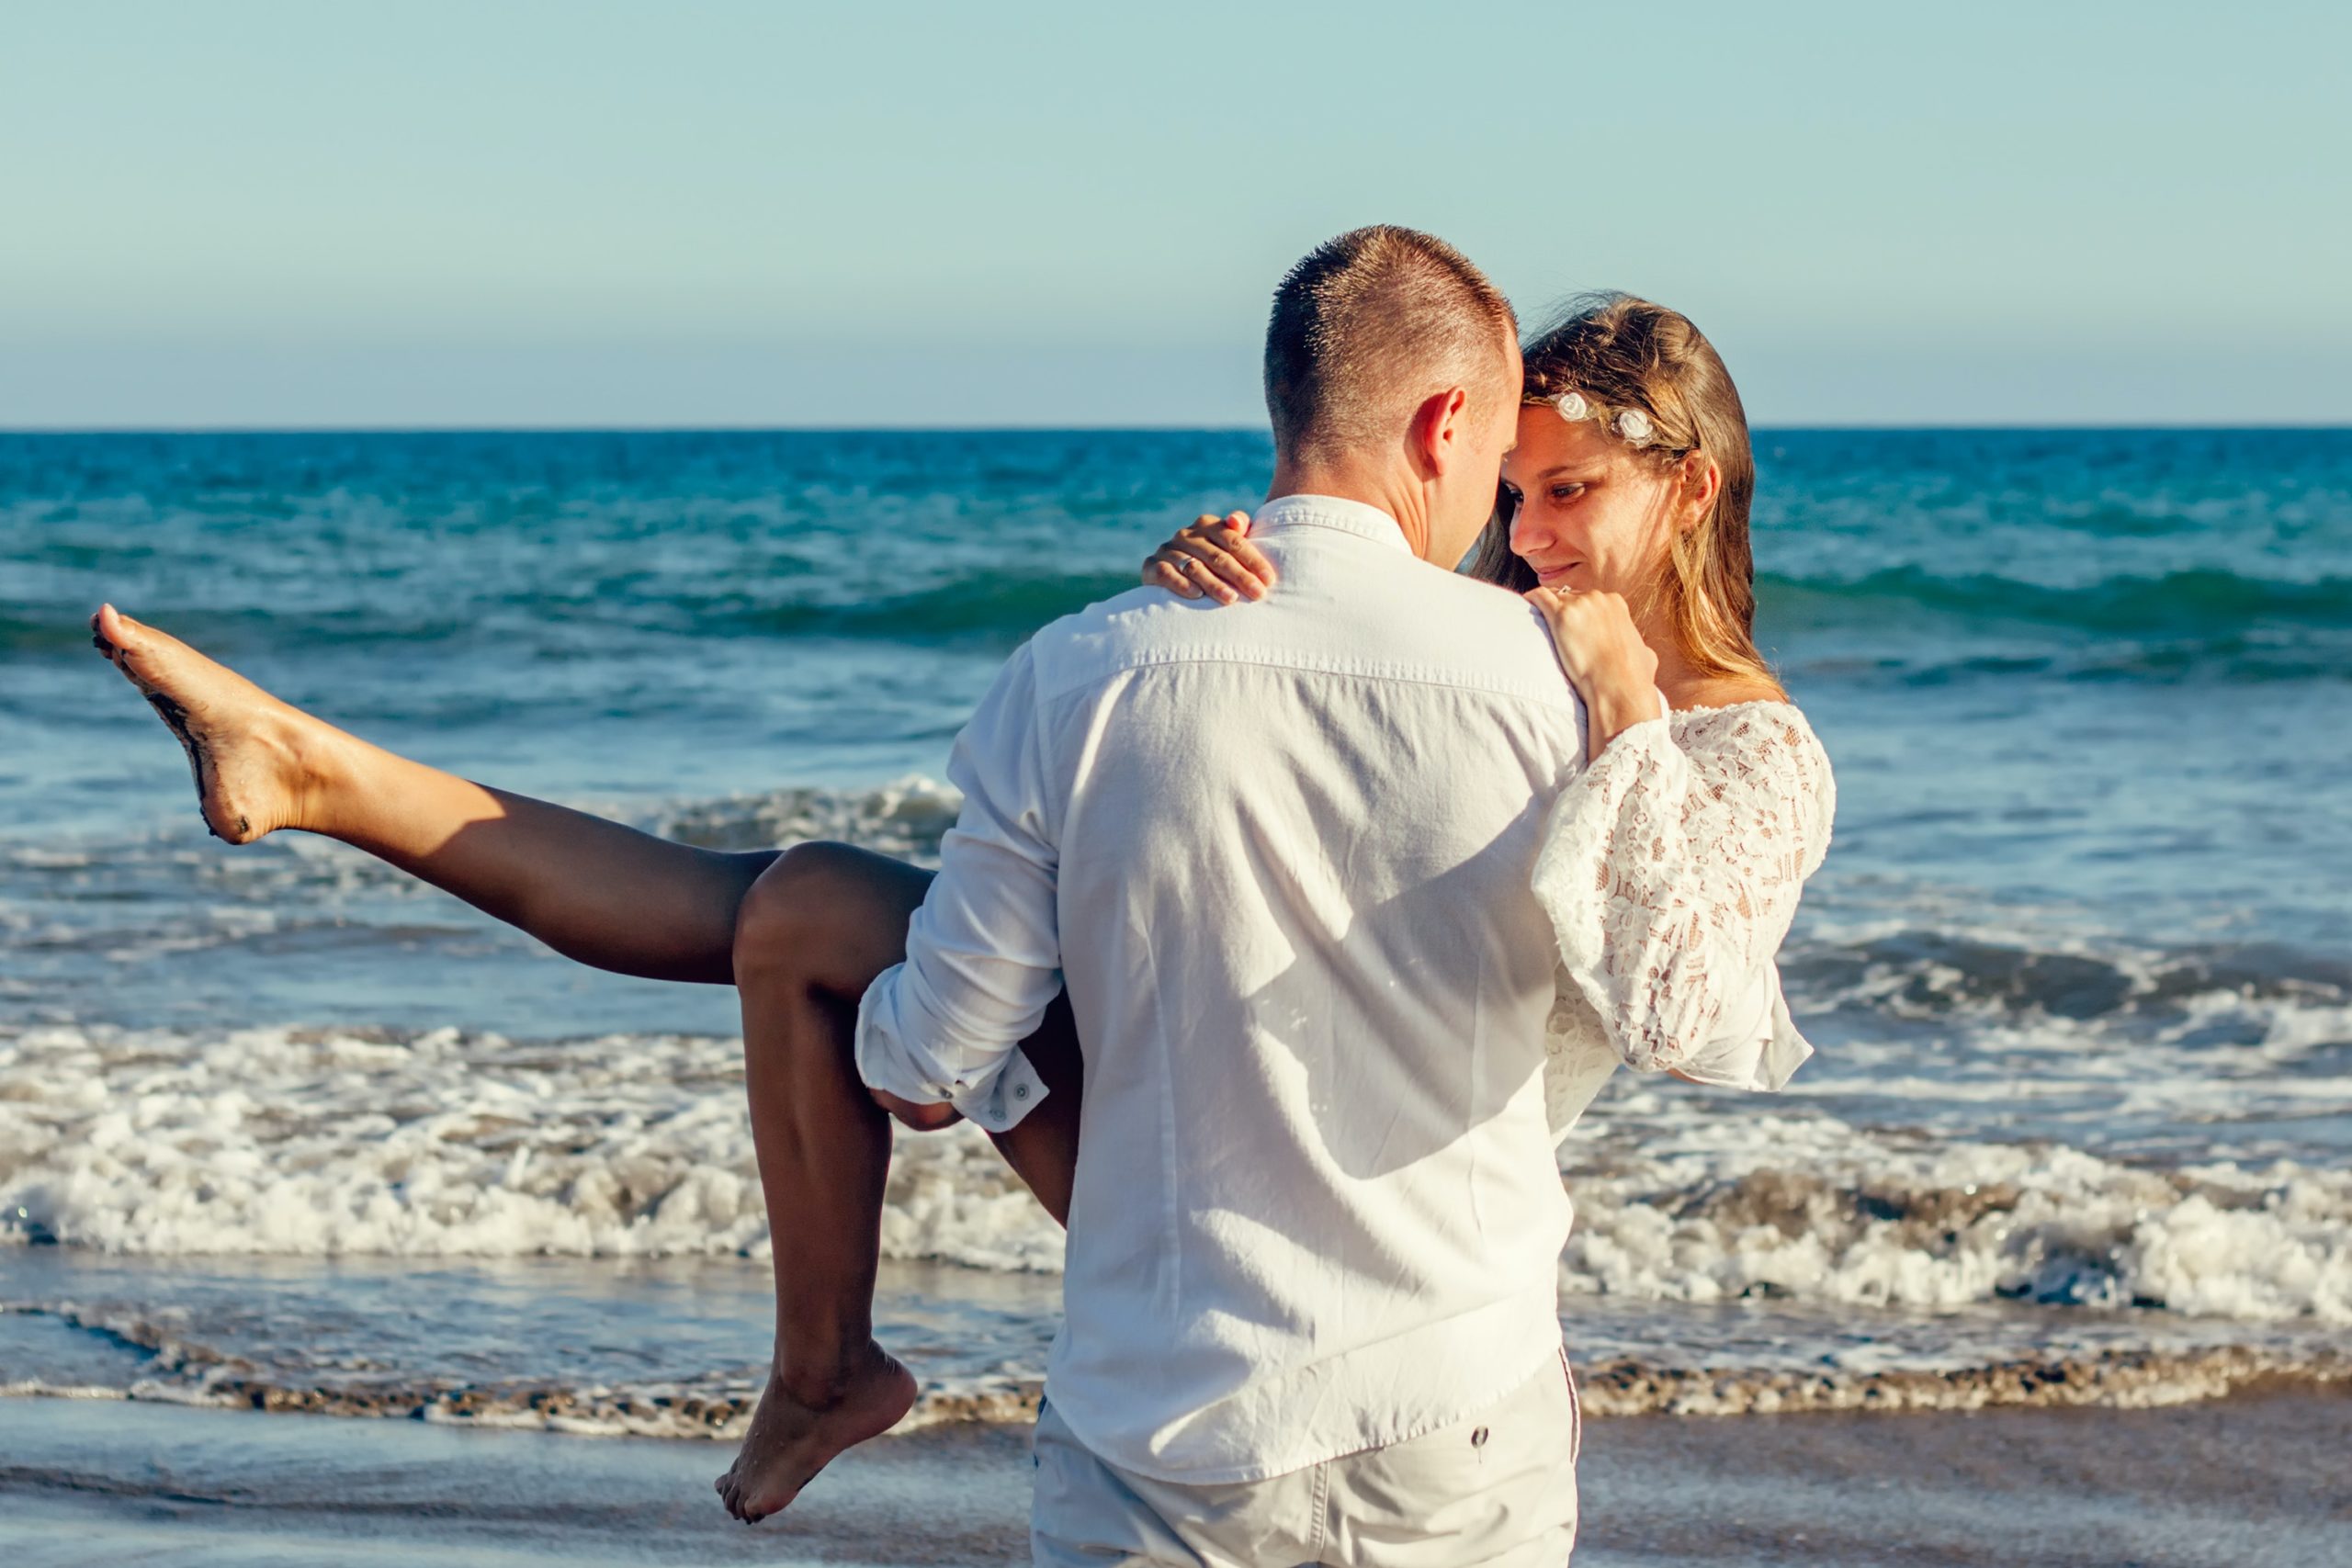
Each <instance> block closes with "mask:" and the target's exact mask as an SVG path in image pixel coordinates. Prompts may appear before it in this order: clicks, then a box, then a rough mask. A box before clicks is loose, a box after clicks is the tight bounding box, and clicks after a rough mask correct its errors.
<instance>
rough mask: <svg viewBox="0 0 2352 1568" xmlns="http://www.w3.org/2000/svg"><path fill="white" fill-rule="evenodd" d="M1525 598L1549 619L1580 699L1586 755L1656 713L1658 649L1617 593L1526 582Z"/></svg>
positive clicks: (1565, 665) (1570, 678) (1569, 676)
mask: <svg viewBox="0 0 2352 1568" xmlns="http://www.w3.org/2000/svg"><path fill="white" fill-rule="evenodd" d="M1527 602H1528V603H1529V604H1532V605H1534V606H1535V607H1536V608H1537V609H1538V610H1540V611H1542V612H1543V614H1544V620H1545V621H1546V622H1548V623H1549V624H1550V625H1551V627H1552V640H1553V642H1554V643H1555V644H1556V645H1557V646H1558V648H1559V649H1560V666H1561V668H1562V669H1564V670H1566V671H1567V672H1568V683H1569V684H1570V685H1572V686H1574V687H1575V688H1576V689H1577V695H1578V696H1580V697H1582V698H1583V699H1584V706H1585V720H1586V728H1587V732H1588V738H1589V739H1588V745H1587V748H1586V750H1587V754H1588V755H1589V756H1593V757H1598V756H1600V753H1601V751H1602V750H1603V749H1604V748H1606V747H1607V746H1608V744H1609V743H1610V742H1611V740H1614V739H1617V737H1618V736H1620V735H1622V734H1623V733H1624V732H1625V731H1626V730H1628V729H1630V728H1633V727H1634V725H1636V724H1640V723H1642V722H1643V721H1644V720H1645V719H1652V718H1656V717H1657V716H1658V711H1657V709H1658V697H1657V650H1655V649H1652V648H1651V647H1650V645H1649V644H1648V643H1646V642H1645V641H1643V640H1642V634H1641V632H1640V631H1639V630H1638V629H1637V628H1636V627H1635V626H1634V612H1633V609H1632V607H1631V606H1629V605H1628V604H1626V603H1625V601H1624V599H1623V596H1622V595H1620V594H1615V593H1601V592H1592V593H1575V592H1561V591H1560V590H1559V589H1556V588H1531V589H1529V590H1528V591H1527Z"/></svg>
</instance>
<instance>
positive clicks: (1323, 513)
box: [1250, 495, 1413, 555]
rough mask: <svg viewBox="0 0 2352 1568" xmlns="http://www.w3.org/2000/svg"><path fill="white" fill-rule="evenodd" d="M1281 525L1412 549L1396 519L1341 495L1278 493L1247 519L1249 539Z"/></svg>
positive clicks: (1409, 550) (1282, 526) (1279, 528)
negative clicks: (1335, 531)
mask: <svg viewBox="0 0 2352 1568" xmlns="http://www.w3.org/2000/svg"><path fill="white" fill-rule="evenodd" d="M1283 528H1333V529H1337V530H1338V531H1339V532H1340V533H1342V534H1353V535H1354V536H1356V537H1357V538H1359V539H1370V540H1372V541H1373V542H1374V543H1375V544H1383V545H1393V546H1395V547H1397V549H1400V550H1403V551H1404V552H1405V553H1406V554H1408V555H1410V554H1412V551H1413V547H1412V546H1411V545H1409V544H1408V543H1406V540H1405V530H1404V529H1403V528H1401V527H1399V526H1398V525H1397V519H1395V518H1394V517H1391V516H1390V515H1388V513H1385V512H1383V511H1381V510H1380V508H1378V507H1377V506H1371V505H1367V504H1366V503H1365V502H1361V501H1350V500H1347V499H1346V498H1345V497H1343V496H1337V495H1278V496H1276V497H1274V499H1273V500H1272V501H1270V502H1266V504H1265V505H1263V506H1261V507H1260V508H1258V512H1257V515H1255V516H1253V517H1252V518H1250V537H1252V538H1255V537H1257V536H1259V535H1260V534H1262V533H1269V532H1274V531H1278V530H1281V529H1283Z"/></svg>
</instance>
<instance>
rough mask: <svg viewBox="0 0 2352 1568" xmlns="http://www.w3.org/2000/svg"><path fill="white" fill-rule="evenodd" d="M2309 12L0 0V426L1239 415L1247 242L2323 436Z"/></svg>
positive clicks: (1963, 397) (2039, 401) (1956, 377)
mask: <svg viewBox="0 0 2352 1568" xmlns="http://www.w3.org/2000/svg"><path fill="white" fill-rule="evenodd" d="M2347 17H2352V7H2345V6H2340V5H2335V6H2322V5H2317V4H2290V3H2277V4H2268V5H2261V6H2235V7H2229V8H2220V7H2211V6H2187V5H2175V4H2169V3H2164V0H2146V3H2142V4H2097V3H2081V0H2075V3H2069V0H2043V3H2041V4H2039V5H2023V4H2007V3H1994V4H1980V5H1976V6H1966V7H1958V6H1933V7H1930V6H1907V5H1893V4H1885V3H1883V0H1882V3H1878V4H1869V5H1862V4H1854V5H1844V4H1823V3H1803V0H1800V3H1792V4H1784V5H1779V6H1758V5H1754V4H1745V5H1737V6H1731V5H1713V4H1706V5H1685V6H1672V5H1652V4H1644V5H1634V4H1632V3H1630V0H1626V3H1621V4H1615V5H1608V6H1601V5H1593V4H1588V3H1584V0H1553V3H1552V4H1548V5H1516V4H1498V5H1489V6H1475V5H1466V6H1430V5H1426V4H1424V5H1415V6H1402V5H1387V4H1380V3H1374V0H1359V3H1358V4H1354V5H1351V6H1317V7H1312V8H1309V7H1305V6H1275V5H1270V4H1264V3H1262V0H1261V4H1257V5H1227V4H1221V3H1219V4H1200V3H1192V4H1185V5H1181V6H1105V5H1102V4H1100V3H1099V0H1098V3H1096V4H1090V5H1023V4H1015V3H1009V0H1000V3H999V4H995V5H989V6H981V5H959V6H931V5H920V4H904V3H902V4H895V5H887V6H886V5H873V6H849V5H842V4H838V3H836V4H828V5H822V6H817V5H806V6H804V5H799V4H786V3H775V4H707V3H706V4H696V3H692V0H665V3H662V4H654V3H651V0H647V3H645V4H639V5H614V4H599V3H594V0H564V3H560V4H558V3H536V0H473V3H470V4H445V3H442V0H398V3H396V4H361V3H348V4H337V5H333V6H322V5H311V4H294V3H284V4H235V3H229V0H184V3H180V4H169V5H164V4H129V3H92V4H85V5H76V6H62V5H51V6H31V5H24V6H8V7H6V8H4V9H0V231H5V233H6V242H5V243H0V427H15V428H22V427H28V426H40V427H52V428H54V427H70V428H89V427H101V426H125V425H128V426H165V427H175V428H177V427H196V426H218V425H231V426H296V425H301V426H317V425H330V426H332V425H392V426H431V425H484V424H487V425H572V424H590V425H679V424H687V425H707V424H718V425H737V424H812V423H813V424H854V425H872V424H918V425H919V424H952V425H994V424H1171V423H1174V424H1196V423H1205V424H1249V423H1259V422H1261V420H1262V412H1261V408H1260V405H1259V400H1258V390H1257V349H1258V333H1259V331H1260V327H1261V322H1262V319H1263V310H1264V304H1265V299H1266V297H1267V294H1268V292H1269V290H1270V289H1271V288H1272V284H1273V282H1274V280H1275V278H1276V277H1277V276H1279V274H1280V273H1281V271H1282V269H1283V266H1284V265H1287V264H1288V263H1289V262H1290V261H1291V260H1292V259H1294V258H1295V256H1296V255H1297V254H1299V253H1301V252H1302V251H1304V250H1305V249H1306V248H1307V247H1308V246H1310V245H1312V244H1313V243H1316V242H1317V240H1320V239H1322V238H1324V237H1325V236H1327V235H1329V234H1330V233H1333V232H1336V231H1340V230H1342V229H1345V228H1349V227H1351V226H1353V225H1355V224H1358V223H1363V222H1370V221H1375V220H1385V221H1397V222H1405V223H1411V224H1414V225H1417V226H1419V227H1424V228H1428V229H1430V230H1433V231H1437V232H1439V233H1442V234H1443V235H1445V236H1446V237H1448V238H1449V239H1452V240H1453V241H1454V242H1455V243H1458V244H1460V245H1461V246H1462V247H1463V248H1464V250H1466V251H1467V252H1469V254H1471V255H1472V256H1473V257H1474V258H1476V260H1478V261H1479V262H1480V263H1481V264H1482V265H1485V266H1486V267H1487V270H1488V271H1489V272H1490V273H1491V274H1492V275H1493V276H1494V277H1495V279H1496V281H1497V282H1498V283H1499V284H1501V285H1502V286H1503V288H1505V289H1506V290H1508V291H1509V292H1510V295H1511V296H1512V298H1513V299H1515V300H1517V301H1518V302H1519V303H1520V306H1521V310H1522V312H1523V313H1527V314H1530V315H1540V314H1541V312H1542V310H1543V309H1544V306H1545V305H1546V304H1547V303H1549V302H1552V301H1555V300H1557V299H1560V298H1562V297H1564V296H1566V295H1567V294H1569V293H1571V292H1574V291H1576V290H1578V289H1584V288H1596V287H1604V286H1608V287H1619V288H1632V289H1634V290H1637V291H1640V292H1643V293H1646V294H1649V295H1651V296H1653V297H1655V298H1657V299H1663V300H1665V301H1667V302H1668V303H1670V304H1673V305H1676V306H1678V307H1679V308H1681V309H1683V310H1687V311H1689V312H1690V313H1691V315H1692V316H1693V317H1695V318H1696V319H1697V320H1698V321H1699V322H1700V324H1701V325H1702V327H1704V328H1705V329H1706V330H1707V331H1708V332H1709V333H1711V335H1713V337H1714V338H1715V340H1716V342H1717V344H1718V345H1719V346H1720V347H1721V348H1722V349H1723V351H1724V355H1725V357H1726V358H1727V359H1728V360H1729V361H1730V363H1731V366H1732V368H1733V370H1734V372H1735V374H1736V376H1737V377H1738V378H1739V380H1740V382H1741V384H1742V386H1743V388H1744V389H1745V390H1746V393H1747V400H1748V403H1749V406H1750V409H1751V411H1752V412H1753V413H1754V415H1755V417H1756V418H1757V419H1758V422H1759V423H1777V424H1795V423H2139V422H2187V423H2266V422H2280V421H2284V422H2295V423H2304V422H2317V423H2346V422H2352V282H2347V281H2346V280H2347V279H2352V173H2347V169H2352V107H2347V104H2352V94H2347V93H2346V91H2345V88H2344V75H2343V72H2344V69H2345V67H2344V62H2345V60H2346V58H2347V55H2352V20H2347Z"/></svg>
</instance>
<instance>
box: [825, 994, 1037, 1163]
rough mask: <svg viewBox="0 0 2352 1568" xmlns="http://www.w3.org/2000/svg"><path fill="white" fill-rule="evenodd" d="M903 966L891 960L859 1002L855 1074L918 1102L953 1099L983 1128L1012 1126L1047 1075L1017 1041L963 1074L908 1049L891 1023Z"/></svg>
mask: <svg viewBox="0 0 2352 1568" xmlns="http://www.w3.org/2000/svg"><path fill="white" fill-rule="evenodd" d="M905 967H906V965H905V964H892V965H891V966H890V967H889V968H888V969H885V970H883V971H882V973H881V974H879V975H877V976H875V977H874V984H872V985H871V986H868V987H866V989H865V996H864V997H863V998H860V1000H859V1002H858V1004H857V1037H856V1055H857V1076H858V1077H860V1078H861V1079H863V1080H864V1081H865V1087H866V1088H868V1089H879V1090H881V1091H882V1092H883V1093H884V1094H888V1095H891V1096H894V1097H896V1098H897V1099H899V1100H908V1101H910V1102H912V1103H914V1104H917V1105H952V1106H954V1107H955V1108H956V1110H957V1111H961V1112H963V1115H964V1119H965V1120H966V1121H967V1122H971V1123H973V1124H974V1125H975V1126H978V1127H980V1128H982V1129H984V1130H985V1131H988V1132H990V1133H1005V1132H1010V1131H1012V1128H1013V1127H1015V1126H1016V1125H1018V1124H1019V1123H1020V1121H1021V1119H1022V1118H1023V1117H1024V1116H1026V1115H1028V1114H1029V1112H1031V1111H1035V1110H1036V1109H1037V1106H1038V1103H1039V1102H1040V1101H1041V1100H1044V1099H1045V1098H1046V1092H1047V1090H1046V1080H1045V1079H1044V1078H1041V1077H1038V1076H1037V1069H1036V1068H1035V1067H1034V1066H1030V1063H1029V1058H1028V1056H1027V1055H1025V1054H1024V1053H1023V1051H1022V1049H1021V1048H1020V1047H1019V1046H1017V1045H1016V1046H1014V1047H1012V1049H1011V1050H1009V1051H1007V1052H1006V1053H1005V1054H1004V1055H1003V1057H1002V1058H1001V1060H1000V1061H998V1062H997V1063H995V1064H994V1065H992V1066H990V1068H989V1070H988V1071H987V1072H985V1073H978V1074H974V1073H966V1074H963V1075H961V1076H951V1075H950V1074H949V1073H948V1072H947V1071H946V1069H945V1068H944V1067H943V1066H941V1065H940V1063H939V1061H938V1059H937V1058H936V1057H934V1056H933V1055H930V1054H929V1053H921V1054H918V1053H917V1052H916V1051H914V1050H911V1049H910V1048H909V1047H908V1046H907V1045H906V1043H904V1042H902V1041H901V1040H900V1039H899V1036H898V1032H896V1031H895V1030H894V1029H893V1028H892V1027H891V1023H890V1021H891V1019H892V1017H893V1016H894V1014H895V1011H896V1009H895V1007H894V1005H893V1004H894V1003H895V1001H896V999H897V997H896V989H897V982H898V980H899V971H900V970H902V969H904V968H905Z"/></svg>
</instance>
